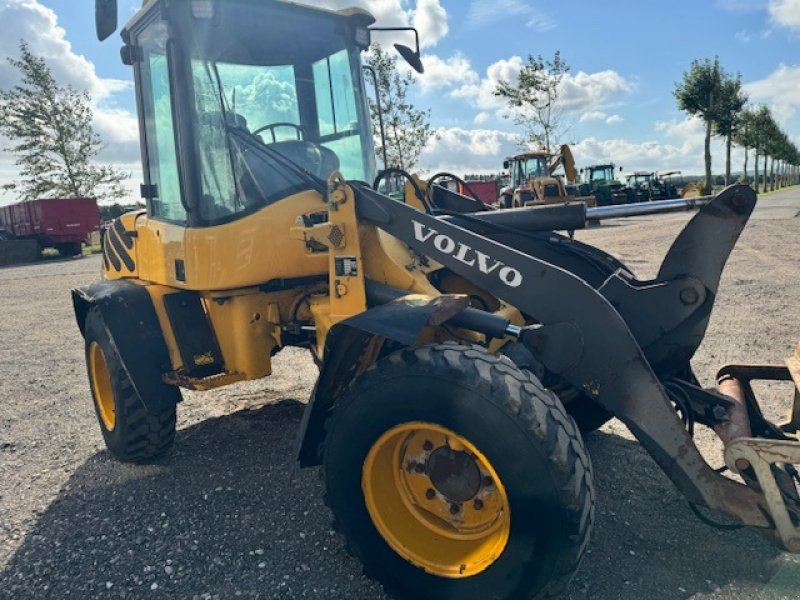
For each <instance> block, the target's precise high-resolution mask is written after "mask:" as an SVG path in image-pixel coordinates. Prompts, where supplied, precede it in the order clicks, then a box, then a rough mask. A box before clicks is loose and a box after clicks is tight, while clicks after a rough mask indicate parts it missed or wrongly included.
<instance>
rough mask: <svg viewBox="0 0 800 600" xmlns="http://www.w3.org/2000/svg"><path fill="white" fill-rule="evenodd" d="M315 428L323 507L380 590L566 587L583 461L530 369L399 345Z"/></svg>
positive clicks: (446, 592) (580, 534) (573, 431)
mask: <svg viewBox="0 0 800 600" xmlns="http://www.w3.org/2000/svg"><path fill="white" fill-rule="evenodd" d="M326 430H327V435H326V441H325V448H324V450H325V452H324V466H323V476H324V479H325V484H326V503H327V504H328V505H329V506H330V508H331V510H332V511H333V514H334V517H335V523H336V526H337V528H338V529H339V530H340V531H341V532H342V533H343V534H344V536H345V538H346V541H347V544H348V547H349V549H350V550H351V552H353V554H355V555H356V556H357V557H358V558H359V559H360V560H361V561H362V563H363V564H364V567H365V572H366V573H367V574H368V575H369V576H372V577H374V578H376V579H377V580H379V581H380V582H381V583H383V584H384V586H385V587H387V589H389V590H391V591H396V592H399V593H401V594H403V595H407V596H409V597H413V598H435V599H442V598H458V599H465V600H466V599H480V600H484V599H490V598H511V597H513V598H517V597H519V598H531V597H537V598H542V597H548V596H553V595H556V594H559V593H561V592H562V591H563V590H564V589H565V588H566V586H567V584H568V583H569V581H570V580H571V578H572V576H573V574H574V573H575V570H576V569H577V567H578V565H579V563H580V561H581V558H582V556H583V553H584V551H585V549H586V547H587V544H588V541H589V536H590V532H591V529H592V524H593V520H594V487H593V483H592V467H591V463H590V460H589V456H588V454H587V453H586V450H585V448H584V445H583V440H582V438H581V436H580V433H579V432H578V430H577V428H576V427H575V424H574V423H573V421H572V419H571V418H570V417H569V416H568V415H567V413H566V412H565V410H564V408H563V406H562V405H561V403H560V401H559V400H558V397H557V396H556V395H555V394H553V393H552V392H550V391H548V390H547V389H545V388H544V387H543V386H542V385H541V384H540V383H539V381H538V380H537V379H536V378H535V377H534V376H533V375H532V374H531V373H530V372H526V371H522V370H520V369H519V368H517V367H516V366H515V365H514V364H513V363H512V362H511V361H510V360H509V359H508V358H507V357H504V356H498V355H493V354H490V353H488V352H487V351H486V350H485V349H483V348H481V347H466V346H462V345H457V344H441V345H434V346H423V347H419V348H407V349H404V350H400V351H398V352H395V353H393V354H391V355H389V356H387V357H386V358H384V359H382V360H380V361H379V362H378V363H376V364H375V365H374V366H373V367H372V368H370V369H369V370H367V371H366V372H365V373H364V374H362V375H361V376H359V377H358V379H356V381H355V382H354V383H353V384H352V386H351V387H350V388H349V389H348V390H347V391H346V392H344V393H343V394H342V396H341V397H340V398H339V399H338V400H337V403H336V406H335V408H334V411H333V414H332V415H331V417H330V419H329V421H328V423H327V424H326ZM476 469H477V470H476ZM476 473H478V474H477V475H476ZM465 556H469V559H466V558H464V557H465Z"/></svg>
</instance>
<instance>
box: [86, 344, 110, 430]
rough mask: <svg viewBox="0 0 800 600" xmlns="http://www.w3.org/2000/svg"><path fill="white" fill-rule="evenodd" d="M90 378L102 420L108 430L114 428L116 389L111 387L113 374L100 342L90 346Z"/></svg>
mask: <svg viewBox="0 0 800 600" xmlns="http://www.w3.org/2000/svg"><path fill="white" fill-rule="evenodd" d="M89 379H90V381H91V384H92V393H93V395H94V401H95V403H96V404H97V412H98V413H99V414H100V421H102V423H103V427H105V428H106V429H107V430H108V431H113V430H114V425H115V423H116V418H117V415H116V411H115V408H114V390H113V388H112V387H111V375H109V373H108V365H107V364H106V357H105V355H104V354H103V350H102V349H101V348H100V344H98V343H97V342H92V343H91V345H90V346H89Z"/></svg>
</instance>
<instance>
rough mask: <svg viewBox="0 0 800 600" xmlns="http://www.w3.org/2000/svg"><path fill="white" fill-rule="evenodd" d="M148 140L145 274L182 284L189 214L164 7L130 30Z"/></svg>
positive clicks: (141, 245) (142, 229)
mask: <svg viewBox="0 0 800 600" xmlns="http://www.w3.org/2000/svg"><path fill="white" fill-rule="evenodd" d="M130 35H131V40H130V43H129V44H130V45H129V47H132V48H133V49H134V54H135V58H136V60H135V61H134V75H135V80H136V88H137V89H136V91H137V94H136V95H137V102H138V104H139V106H138V108H139V114H140V123H139V127H140V137H141V143H142V170H143V173H144V181H145V183H144V185H143V186H142V195H143V197H144V198H145V200H146V202H147V215H146V216H143V217H140V218H139V219H138V220H137V223H136V231H137V236H138V239H137V247H138V248H137V249H138V258H139V276H140V278H141V279H143V280H145V281H151V282H154V283H159V284H163V285H169V286H175V287H182V286H183V285H184V283H185V279H186V276H185V266H184V260H185V252H184V240H183V238H184V233H185V230H186V225H187V215H186V210H185V208H184V205H183V202H182V200H181V196H182V189H181V180H180V163H179V153H178V151H177V140H176V133H175V131H176V128H175V118H174V115H175V106H174V98H173V94H172V93H171V90H172V87H173V86H171V78H170V74H171V71H172V69H171V64H170V63H171V61H172V58H171V56H169V54H170V52H169V46H170V44H169V32H168V24H167V21H165V20H163V19H162V18H161V17H160V14H159V11H152V12H151V15H150V16H149V17H147V18H145V19H144V20H143V22H142V23H141V26H140V24H138V23H137V26H136V28H135V29H134V30H133V31H131V32H130Z"/></svg>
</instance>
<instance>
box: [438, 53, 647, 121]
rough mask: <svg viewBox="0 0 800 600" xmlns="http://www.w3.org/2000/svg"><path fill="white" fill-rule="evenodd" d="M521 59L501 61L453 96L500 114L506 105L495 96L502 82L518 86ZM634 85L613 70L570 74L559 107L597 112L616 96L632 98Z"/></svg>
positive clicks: (452, 93)
mask: <svg viewBox="0 0 800 600" xmlns="http://www.w3.org/2000/svg"><path fill="white" fill-rule="evenodd" d="M522 66H523V61H522V57H520V56H512V57H511V58H509V59H502V60H499V61H497V62H495V63H493V64H491V65H489V67H488V68H487V69H486V76H485V77H484V78H483V79H481V80H480V81H479V82H470V83H467V84H464V85H462V86H461V87H459V88H457V89H455V90H453V91H452V92H451V96H454V97H456V98H464V99H467V100H469V101H470V102H471V103H472V104H473V105H474V106H476V107H477V108H479V109H481V110H494V111H501V112H502V110H503V109H504V108H505V106H506V102H505V100H504V99H503V98H500V97H498V96H495V95H494V90H495V89H496V88H497V85H498V84H499V83H500V81H510V82H513V83H516V81H517V80H518V78H519V73H520V70H521V69H522ZM634 89H635V85H634V84H633V83H632V82H630V81H628V80H627V79H625V78H624V77H623V76H622V75H620V74H619V73H617V72H616V71H613V70H605V71H598V72H597V73H586V72H584V71H578V72H577V73H575V74H572V73H568V74H567V75H565V76H564V78H563V79H562V81H561V87H560V90H559V103H560V104H561V106H563V108H564V109H565V110H566V111H568V112H573V111H574V112H578V111H587V112H595V111H598V110H599V109H600V108H601V107H602V106H603V104H604V103H605V102H606V101H607V100H609V99H610V98H612V97H614V96H622V95H627V94H630V93H631V92H632V91H633V90H634Z"/></svg>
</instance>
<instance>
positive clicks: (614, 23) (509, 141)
mask: <svg viewBox="0 0 800 600" xmlns="http://www.w3.org/2000/svg"><path fill="white" fill-rule="evenodd" d="M265 1H266V0H265ZM119 3H120V15H121V17H120V21H121V23H124V22H125V21H126V20H127V18H128V17H129V16H131V15H132V14H133V13H134V12H135V10H136V8H137V7H138V6H139V5H140V2H139V0H119ZM305 3H307V4H315V5H319V6H324V7H327V8H343V7H345V6H361V7H364V8H366V9H368V10H370V11H371V12H372V13H373V14H374V15H375V16H376V18H377V23H376V25H406V24H410V25H414V26H416V27H417V28H418V30H419V32H420V41H421V44H422V46H423V51H422V59H423V63H424V64H425V68H426V70H425V74H424V75H421V76H419V77H417V80H416V81H415V83H414V89H413V92H412V100H413V101H414V102H415V104H416V105H417V106H418V107H421V108H429V109H430V111H431V124H432V126H433V127H434V128H435V130H436V132H437V136H436V138H435V139H432V140H431V141H430V142H429V143H428V145H427V147H426V148H425V150H424V151H423V153H422V156H421V158H420V164H419V168H418V170H419V171H420V172H421V173H422V174H426V173H427V174H430V173H432V172H434V171H442V170H445V171H451V172H454V173H456V174H459V175H461V174H464V173H477V172H497V171H499V170H500V169H501V166H502V161H503V159H504V158H505V157H506V156H509V155H511V154H513V153H515V152H516V151H518V150H519V147H518V141H517V140H518V135H519V133H520V130H519V128H518V127H517V126H515V125H514V123H513V122H512V121H510V120H508V119H506V118H504V114H505V110H504V106H503V103H502V101H501V100H500V99H498V98H496V97H495V96H494V95H493V94H492V91H493V90H494V88H495V86H496V85H497V82H498V81H500V80H508V81H514V79H515V77H516V76H517V74H518V73H519V69H520V67H521V65H522V64H524V62H525V61H526V59H527V56H528V55H529V54H533V55H542V56H543V57H545V58H549V57H552V56H553V53H554V52H555V51H557V50H558V51H560V52H561V55H562V58H563V59H564V60H565V61H566V62H567V64H569V66H570V67H571V71H570V73H569V75H568V76H567V77H566V78H565V80H564V82H563V83H562V89H561V95H560V98H561V101H562V102H564V106H565V107H567V108H568V112H567V116H566V121H567V122H568V123H569V124H571V127H570V128H569V131H568V132H567V134H566V141H569V142H570V144H571V145H572V151H573V154H574V156H575V159H576V162H577V163H578V166H579V167H580V166H584V165H588V164H592V163H595V162H605V161H609V160H610V161H613V162H615V163H616V164H617V165H621V166H623V167H624V168H625V170H626V171H628V170H629V171H633V170H648V171H653V170H667V169H679V170H683V171H684V172H690V173H701V172H702V171H703V158H702V157H703V124H702V123H701V122H700V121H699V120H697V119H695V118H690V117H688V116H687V115H685V114H684V113H681V112H680V111H679V110H678V109H677V106H676V103H675V99H674V96H673V94H672V92H673V90H674V87H675V82H676V81H679V80H680V79H681V77H682V74H683V72H684V71H686V70H687V69H688V68H689V66H690V64H691V61H692V60H693V59H696V58H697V59H703V58H707V57H708V58H713V57H714V56H718V57H719V59H720V63H721V64H722V66H723V67H724V68H725V69H726V70H728V71H730V72H733V73H740V74H741V77H742V81H743V83H744V86H745V89H746V91H747V92H748V93H749V95H750V100H751V103H752V104H754V105H757V104H765V105H767V106H769V107H770V108H771V109H772V110H773V113H774V115H775V117H776V119H777V120H778V122H779V124H780V125H781V126H782V127H783V129H784V130H785V131H786V132H787V133H788V134H789V136H790V137H791V138H792V140H793V141H794V142H795V143H797V144H798V145H800V111H798V109H799V108H800V52H798V51H799V50H800V0H699V1H698V0H693V1H689V0H673V1H672V2H670V3H661V2H658V3H656V2H643V1H641V0H606V1H603V2H598V1H597V0H573V1H572V2H569V3H558V5H559V7H560V8H557V7H556V6H555V4H556V3H553V2H544V1H542V0H306V2H305ZM93 4H94V3H93V2H91V0H81V1H76V0H0V56H2V57H3V58H5V57H9V56H16V55H17V54H18V45H19V40H20V39H24V40H25V41H26V42H28V44H29V45H30V47H31V49H32V51H33V52H34V53H35V54H38V55H40V56H43V57H44V58H45V59H46V60H47V62H48V64H49V65H50V67H51V69H52V71H53V73H54V75H55V77H56V79H57V80H58V81H59V82H61V83H65V84H66V83H68V84H71V85H73V86H74V87H76V88H78V89H87V90H89V92H90V93H91V95H92V98H93V104H94V106H93V108H94V112H95V120H94V125H95V129H96V130H97V132H98V133H99V134H100V136H101V138H102V140H103V142H104V145H105V147H104V149H103V151H102V153H101V156H100V159H101V160H102V161H104V162H110V163H113V164H115V165H117V166H119V167H120V168H122V169H124V170H126V171H128V172H130V173H131V174H132V177H131V180H130V184H129V185H128V188H129V190H130V198H129V200H131V201H133V200H135V199H136V196H137V195H138V194H137V193H136V192H135V191H134V190H138V183H139V182H140V181H141V167H140V160H139V144H138V126H137V121H136V115H135V104H134V100H133V84H132V82H131V76H132V71H131V69H130V68H129V67H126V66H124V65H122V64H121V62H120V59H119V51H118V50H119V47H120V45H121V42H120V40H119V37H118V36H117V35H115V36H112V37H111V38H109V39H108V40H107V41H105V42H102V43H101V42H98V41H97V39H96V37H95V34H94V6H93ZM565 7H566V8H565ZM16 80H17V73H16V71H15V70H14V69H13V68H12V67H10V66H9V65H8V64H7V61H0V88H6V87H8V86H10V85H13V84H14V83H15V82H16ZM0 141H2V142H5V140H0ZM3 145H4V146H5V145H7V142H6V143H4V144H3ZM712 155H713V158H714V165H713V166H714V171H715V172H721V171H723V170H724V150H723V147H722V142H721V141H720V140H715V142H714V146H713V148H712ZM742 162H743V152H742V151H741V150H740V149H737V150H735V151H734V154H733V165H734V167H733V168H734V170H740V169H741V166H742ZM16 175H17V173H16V167H15V166H14V157H13V156H12V155H10V154H9V153H8V152H6V151H3V152H0V185H1V184H3V183H6V182H8V181H10V180H13V179H14V178H16ZM15 200H16V198H14V197H13V194H10V193H2V192H0V204H7V203H9V202H13V201H15ZM101 201H102V199H101Z"/></svg>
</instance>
